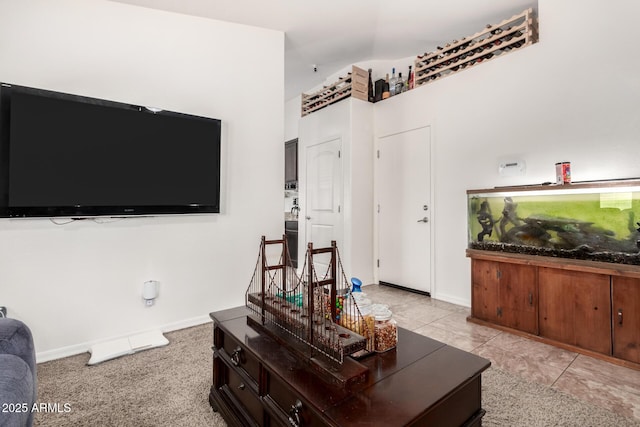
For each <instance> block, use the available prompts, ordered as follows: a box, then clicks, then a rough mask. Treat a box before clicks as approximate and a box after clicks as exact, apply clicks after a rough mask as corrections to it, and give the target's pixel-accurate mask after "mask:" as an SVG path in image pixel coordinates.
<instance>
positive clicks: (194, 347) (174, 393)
mask: <svg viewBox="0 0 640 427" xmlns="http://www.w3.org/2000/svg"><path fill="white" fill-rule="evenodd" d="M165 335H166V336H167V338H168V339H169V341H170V344H169V345H168V346H166V347H161V348H156V349H153V350H147V351H144V352H141V353H137V354H134V355H129V356H124V357H122V358H119V359H115V360H111V361H107V362H104V363H101V364H99V365H96V366H86V363H87V361H88V360H89V354H88V353H85V354H81V355H78V356H73V357H69V358H65V359H60V360H55V361H51V362H46V363H42V364H39V365H38V402H40V403H43V402H44V403H49V404H53V405H50V407H52V408H56V407H57V408H59V411H57V412H55V411H54V412H47V413H38V414H36V417H35V425H36V426H105V427H106V426H114V427H115V426H118V427H125V426H131V427H144V426H154V427H156V426H188V427H199V426H203V427H204V426H209V427H211V426H225V425H226V424H225V423H224V421H223V420H222V419H221V417H220V416H219V415H218V414H217V413H214V412H213V411H212V410H211V408H210V407H209V402H208V394H209V387H210V385H211V377H212V367H211V365H212V351H211V345H212V330H211V324H207V325H202V326H196V327H193V328H189V329H183V330H181V331H175V332H171V333H168V334H165ZM482 381H483V395H482V398H483V407H484V408H485V409H486V411H487V414H486V415H485V417H484V419H483V425H484V426H523V427H524V426H527V427H530V426H576V427H584V426H594V427H595V426H598V427H604V426H617V427H624V426H637V425H638V424H637V423H634V422H633V421H632V420H629V419H626V418H623V417H621V416H618V415H616V414H614V413H612V412H610V411H607V410H604V409H600V408H597V407H593V406H591V405H588V404H586V403H583V402H580V401H577V400H576V399H574V398H572V397H571V396H568V395H565V394H563V393H561V392H558V391H556V390H553V389H550V388H548V387H545V386H542V385H538V384H533V383H529V382H526V381H523V380H521V379H519V378H517V377H515V376H513V375H510V374H508V373H506V372H503V371H500V370H498V369H495V368H490V369H489V370H488V371H486V372H485V373H484V374H483V376H482ZM55 404H57V405H55ZM65 404H67V406H66V408H68V409H70V411H68V412H65V406H64V405H65ZM372 426H375V424H372ZM384 427H387V426H384Z"/></svg>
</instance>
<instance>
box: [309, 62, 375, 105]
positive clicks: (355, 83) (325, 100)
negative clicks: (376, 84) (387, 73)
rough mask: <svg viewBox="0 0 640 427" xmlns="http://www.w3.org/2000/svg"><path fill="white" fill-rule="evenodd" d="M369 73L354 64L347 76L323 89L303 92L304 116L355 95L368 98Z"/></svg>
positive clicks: (359, 97)
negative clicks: (307, 92) (308, 92)
mask: <svg viewBox="0 0 640 427" xmlns="http://www.w3.org/2000/svg"><path fill="white" fill-rule="evenodd" d="M368 78H369V73H368V71H365V70H363V69H361V68H358V67H356V66H355V65H354V66H352V70H351V72H349V73H347V75H346V76H345V77H341V78H339V79H338V81H336V82H334V83H333V84H330V85H328V86H323V87H322V89H320V90H318V91H316V92H313V93H310V94H305V93H303V94H302V117H304V116H306V115H307V114H310V113H313V112H314V111H318V110H320V109H322V108H324V107H327V106H329V105H331V104H334V103H336V102H338V101H341V100H343V99H345V98H348V97H350V96H352V95H353V97H354V98H358V99H362V100H364V101H366V100H367V88H368Z"/></svg>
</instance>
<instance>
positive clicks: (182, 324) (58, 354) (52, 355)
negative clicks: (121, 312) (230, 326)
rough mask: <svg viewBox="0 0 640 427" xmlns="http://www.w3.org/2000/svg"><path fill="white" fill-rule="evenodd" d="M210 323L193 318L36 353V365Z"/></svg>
mask: <svg viewBox="0 0 640 427" xmlns="http://www.w3.org/2000/svg"><path fill="white" fill-rule="evenodd" d="M208 322H211V318H210V317H209V315H205V316H198V317H192V318H190V319H184V320H180V321H178V322H172V323H167V324H165V325H163V326H160V327H159V328H158V327H156V328H150V329H146V330H137V331H131V332H130V333H127V334H124V335H119V336H115V337H109V338H103V339H98V340H94V341H87V342H84V343H80V344H75V345H71V346H67V347H60V348H56V349H53V350H47V351H42V352H36V363H43V362H48V361H50V360H56V359H62V358H63V357H69V356H75V355H76V354H82V353H87V352H88V351H89V349H90V348H91V347H92V346H94V345H96V344H100V343H104V342H108V341H113V340H118V339H125V338H127V337H129V336H131V335H135V334H143V333H147V332H150V331H153V330H158V329H160V330H161V331H162V332H171V331H176V330H178V329H185V328H190V327H192V326H197V325H202V324H204V323H208Z"/></svg>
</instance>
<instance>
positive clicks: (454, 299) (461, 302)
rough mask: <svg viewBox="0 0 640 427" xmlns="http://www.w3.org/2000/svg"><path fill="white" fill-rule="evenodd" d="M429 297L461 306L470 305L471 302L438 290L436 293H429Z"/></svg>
mask: <svg viewBox="0 0 640 427" xmlns="http://www.w3.org/2000/svg"><path fill="white" fill-rule="evenodd" d="M431 298H433V299H437V300H440V301H444V302H449V303H451V304H455V305H461V306H463V307H471V302H470V301H469V300H467V299H465V298H459V297H456V296H452V295H447V294H443V293H440V292H438V293H437V294H436V295H431Z"/></svg>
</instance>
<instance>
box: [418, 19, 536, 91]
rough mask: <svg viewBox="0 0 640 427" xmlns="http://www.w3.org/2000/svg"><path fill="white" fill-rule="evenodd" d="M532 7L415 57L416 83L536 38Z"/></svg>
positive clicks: (473, 63)
mask: <svg viewBox="0 0 640 427" xmlns="http://www.w3.org/2000/svg"><path fill="white" fill-rule="evenodd" d="M537 38H538V32H537V23H536V21H535V17H534V13H533V9H531V8H530V9H527V10H525V11H523V12H522V13H520V14H518V15H514V16H512V17H511V18H509V19H505V20H504V21H502V22H500V23H499V24H495V25H487V27H486V28H485V29H484V30H483V31H480V32H478V33H476V34H474V35H472V36H470V37H464V38H462V39H461V40H454V41H452V42H451V43H449V44H447V45H446V46H445V47H438V49H437V50H436V51H435V52H429V53H425V54H424V55H419V56H418V57H417V58H416V60H415V67H414V70H415V86H416V87H418V86H421V85H424V84H426V83H430V82H432V81H434V80H438V79H440V78H442V77H445V76H448V75H451V74H455V73H457V72H459V71H462V70H465V69H468V68H470V67H473V66H475V65H477V64H480V63H483V62H486V61H488V60H490V59H494V58H497V57H500V56H502V55H505V54H507V53H510V52H513V51H515V50H518V49H521V48H523V47H525V46H529V45H530V44H533V43H535V42H537Z"/></svg>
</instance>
